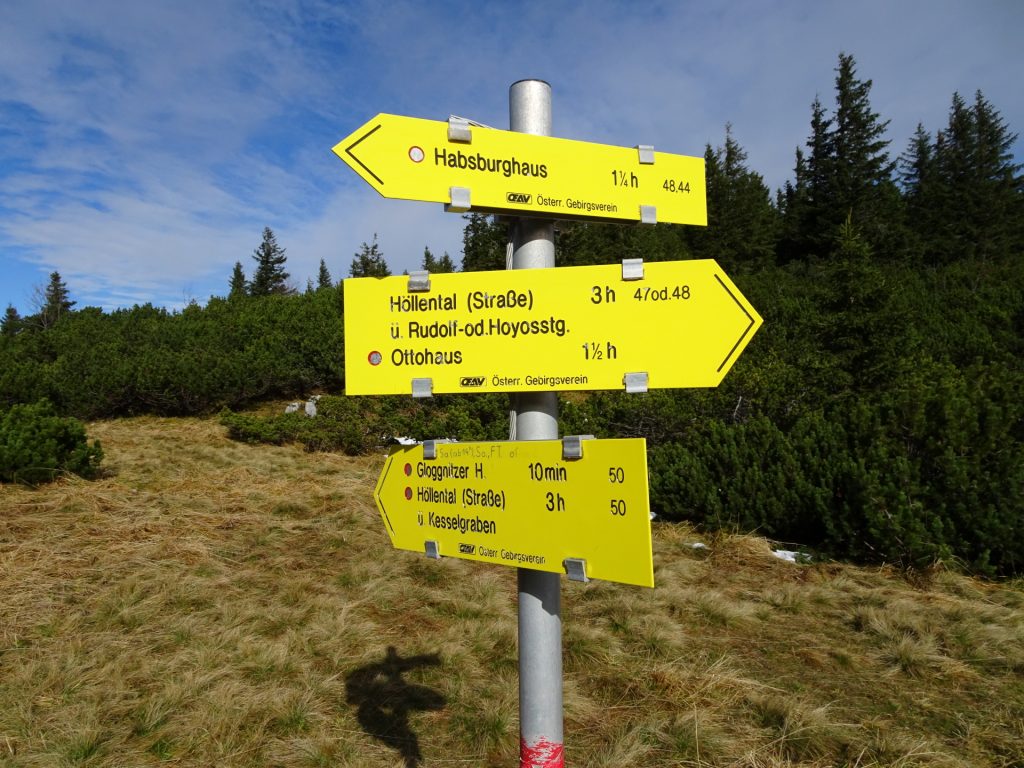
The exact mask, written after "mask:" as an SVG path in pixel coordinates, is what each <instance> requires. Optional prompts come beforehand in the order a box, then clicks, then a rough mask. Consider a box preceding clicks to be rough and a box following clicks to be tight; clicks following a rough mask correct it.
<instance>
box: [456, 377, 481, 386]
mask: <svg viewBox="0 0 1024 768" xmlns="http://www.w3.org/2000/svg"><path fill="white" fill-rule="evenodd" d="M483 385H484V377H483V376H463V377H462V378H461V379H459V386H460V387H482V386H483Z"/></svg>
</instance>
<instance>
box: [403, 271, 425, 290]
mask: <svg viewBox="0 0 1024 768" xmlns="http://www.w3.org/2000/svg"><path fill="white" fill-rule="evenodd" d="M406 290H408V291H409V293H427V292H429V291H430V273H429V272H427V271H425V270H416V271H415V272H410V273H409V286H408V288H407V289H406Z"/></svg>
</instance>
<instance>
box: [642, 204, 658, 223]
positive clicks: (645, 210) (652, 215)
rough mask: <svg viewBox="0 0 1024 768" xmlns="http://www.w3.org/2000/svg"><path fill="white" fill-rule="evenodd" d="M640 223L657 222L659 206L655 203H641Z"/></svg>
mask: <svg viewBox="0 0 1024 768" xmlns="http://www.w3.org/2000/svg"><path fill="white" fill-rule="evenodd" d="M640 223H641V224H657V223H658V208H657V206H654V205H641V206H640Z"/></svg>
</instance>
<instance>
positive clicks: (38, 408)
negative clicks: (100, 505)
mask: <svg viewBox="0 0 1024 768" xmlns="http://www.w3.org/2000/svg"><path fill="white" fill-rule="evenodd" d="M102 459H103V449H102V448H101V447H100V444H99V441H94V442H93V443H92V444H91V445H90V444H89V441H88V439H87V438H86V434H85V427H84V426H83V425H82V423H81V422H80V421H78V420H77V419H73V418H69V417H64V416H58V415H57V413H56V411H55V410H54V408H53V405H52V404H51V403H50V402H49V401H48V400H40V401H39V402H37V403H34V404H30V405H14V406H11V407H10V408H9V409H7V410H5V411H2V412H0V482H4V483H10V482H17V483H26V484H28V485H38V484H39V483H44V482H49V481H51V480H53V479H54V478H56V477H57V476H58V475H61V474H63V473H68V472H69V473H72V474H75V475H80V476H81V477H85V478H93V477H95V476H96V475H97V473H98V472H99V465H100V461H101V460H102Z"/></svg>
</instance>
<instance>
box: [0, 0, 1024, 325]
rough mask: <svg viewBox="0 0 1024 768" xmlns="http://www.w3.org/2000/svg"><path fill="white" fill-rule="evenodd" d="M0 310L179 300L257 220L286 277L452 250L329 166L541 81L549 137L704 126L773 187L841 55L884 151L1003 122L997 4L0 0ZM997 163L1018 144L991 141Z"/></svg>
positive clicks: (215, 283)
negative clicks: (58, 278) (977, 105)
mask: <svg viewBox="0 0 1024 768" xmlns="http://www.w3.org/2000/svg"><path fill="white" fill-rule="evenodd" d="M0 11H2V13H0V18H2V23H0V311H2V308H3V307H5V306H6V305H7V304H13V305H14V306H15V307H17V308H18V310H19V311H20V312H22V313H23V314H24V313H27V312H31V311H33V306H32V303H33V293H34V289H35V288H37V287H39V286H42V285H43V284H45V282H46V280H47V276H48V275H49V273H50V272H51V271H53V270H57V271H59V272H60V273H61V275H62V276H63V278H64V280H65V282H66V283H67V285H68V287H69V289H70V291H71V294H72V298H74V299H76V300H77V301H78V305H79V306H80V307H81V306H87V305H92V306H101V307H104V308H107V309H111V308H113V307H118V306H131V305H132V304H135V303H143V302H152V303H154V304H157V305H162V306H166V307H169V308H179V307H181V306H183V305H184V304H185V303H187V302H188V301H189V300H192V299H195V300H197V301H199V302H200V303H203V302H205V301H206V300H207V298H208V297H209V296H211V295H224V294H225V293H226V292H227V284H228V278H229V276H230V273H231V269H232V266H233V264H234V263H235V262H236V261H241V262H242V263H243V265H244V267H245V269H246V272H247V274H248V273H250V272H251V266H252V264H253V262H252V259H251V258H250V257H251V254H252V252H253V250H254V249H255V248H256V246H258V245H259V243H260V239H261V233H262V230H263V227H265V226H270V227H271V228H273V230H274V231H275V233H276V235H277V239H278V242H279V244H281V245H282V246H284V247H285V248H286V249H287V256H288V263H287V268H288V270H289V271H290V272H291V274H292V279H293V282H294V283H295V284H296V286H297V287H299V288H304V287H305V284H306V279H307V278H308V277H315V275H316V271H317V266H318V264H319V261H320V259H321V258H323V259H324V260H325V261H326V262H327V265H328V267H329V269H330V270H331V273H332V275H333V276H334V277H335V278H336V279H337V278H341V277H344V276H346V274H347V272H348V267H349V264H350V263H351V260H352V256H353V255H354V253H355V252H356V251H357V250H358V249H359V246H360V244H361V243H363V242H364V241H370V240H371V239H372V238H373V236H374V234H375V233H376V234H377V236H378V241H379V243H380V245H381V249H382V251H383V253H384V255H385V257H386V258H387V260H388V263H389V265H390V266H391V268H392V271H393V272H395V273H400V272H401V271H402V270H403V269H415V268H417V267H418V265H419V263H420V261H421V260H422V256H423V249H424V247H425V246H427V247H429V248H430V249H431V250H432V251H433V252H434V253H435V254H436V255H440V254H441V253H443V252H445V251H447V252H448V253H449V254H450V255H451V256H452V258H453V259H455V260H456V262H458V261H459V259H460V258H461V244H462V224H463V222H462V220H461V218H460V217H459V216H458V215H455V214H446V213H444V212H443V209H442V207H441V206H439V205H436V204H427V203H414V202H401V201H393V200H384V199H383V198H381V197H380V196H379V195H378V194H377V193H376V192H374V191H373V190H372V189H371V188H370V187H368V186H367V185H366V184H365V183H364V182H363V181H362V180H360V179H359V178H358V177H357V176H356V175H355V173H353V172H352V171H350V170H349V169H348V168H347V167H346V166H345V165H344V164H343V163H341V161H339V160H338V159H337V158H336V157H334V156H333V155H332V154H331V151H330V149H331V147H332V146H333V145H334V144H335V143H336V142H337V141H339V140H340V139H341V138H343V137H344V136H346V135H347V134H349V133H350V132H351V131H353V130H355V128H357V127H358V126H359V125H361V124H362V123H363V122H365V121H367V120H369V119H370V118H371V117H372V116H373V115H375V114H377V113H378V112H391V113H395V114H403V115H411V116H415V117H423V118H430V119H437V120H444V119H446V118H447V117H448V115H449V114H456V115H461V116H464V117H469V118H472V119H474V120H477V121H480V122H482V123H485V124H487V125H492V126H495V127H502V128H504V127H507V126H508V87H509V85H511V84H512V83H513V82H515V81H516V80H519V79H523V78H530V77H536V78H541V79H544V80H547V81H548V82H549V83H550V84H551V86H552V103H553V114H554V134H555V135H557V136H562V137H566V138H573V139H580V140H584V141H595V142H602V143H608V144H619V145H623V146H635V145H637V144H653V145H655V147H656V149H658V150H659V151H665V152H674V153H678V154H690V155H701V154H702V153H703V150H704V146H705V144H707V143H709V142H710V143H711V144H713V145H715V146H718V145H719V144H721V143H722V141H723V139H724V131H725V124H726V123H727V122H731V123H732V126H733V133H734V135H735V137H736V138H737V140H738V141H739V142H740V144H741V145H742V146H743V147H744V148H745V149H746V151H747V153H748V163H749V165H750V167H751V168H752V169H753V170H756V171H758V172H759V173H761V174H762V175H763V176H764V177H765V180H766V182H767V183H768V185H769V187H770V188H771V189H773V190H774V189H776V188H777V187H780V186H781V185H782V184H784V183H785V181H786V180H787V179H788V178H790V177H791V173H792V166H793V153H794V149H795V148H796V146H797V145H798V144H803V142H804V140H805V139H806V137H807V134H808V132H809V121H810V104H811V102H812V100H813V99H814V98H815V96H816V95H820V96H821V98H822V101H823V102H824V103H825V104H826V106H829V105H831V104H832V96H833V82H834V76H835V73H834V68H835V66H836V60H837V57H838V54H839V52H840V51H843V52H847V53H851V54H853V56H854V57H855V58H856V61H857V66H858V74H859V75H860V77H861V78H864V79H872V80H873V81H874V86H873V89H872V91H871V100H872V106H873V108H874V109H875V110H876V111H877V112H879V113H880V114H881V116H882V118H884V119H888V120H890V121H891V124H890V129H889V138H890V139H891V140H892V144H891V145H890V151H891V152H892V153H893V154H894V155H896V154H899V153H901V152H902V151H903V150H904V149H905V147H906V145H907V143H908V141H909V139H910V137H911V135H912V134H913V132H914V129H915V127H916V125H917V123H918V122H922V123H924V125H925V127H926V128H927V129H928V130H930V131H934V130H935V129H937V128H940V127H942V126H943V125H944V124H945V122H946V117H947V114H948V109H949V104H950V99H951V97H952V94H953V92H954V91H959V92H961V93H962V94H964V95H965V96H966V97H971V96H973V94H974V92H975V91H976V90H977V89H981V90H982V91H983V92H984V94H985V96H986V97H987V98H988V99H989V100H990V101H991V102H992V103H993V104H994V105H995V107H996V108H997V109H998V110H999V111H1000V112H1001V114H1002V116H1003V117H1004V119H1006V120H1007V122H1008V123H1009V125H1010V127H1011V129H1012V130H1014V131H1022V130H1024V98H1022V93H1024V92H1022V90H1021V85H1020V77H1021V72H1024V53H1022V47H1021V45H1020V35H1021V33H1022V32H1024V2H1019V0H965V1H963V2H960V1H954V0H903V1H901V0H887V1H883V0H858V2H848V1H847V2H838V1H834V0H817V1H816V2H797V1H796V0H792V1H790V0H774V1H773V0H762V1H760V2H757V1H755V0H732V1H731V2H728V3H725V2H709V1H708V0H701V1H700V2H689V1H686V2H683V1H679V2H656V1H654V2H645V3H635V2H614V1H611V0H607V1H598V2H585V3H584V2H578V3H564V2H557V1H556V0H540V1H538V2H502V3H497V2H495V3H491V2H485V1H480V0H478V1H477V2H461V1H460V0H449V1H447V2H388V1H387V0H373V1H372V2H362V1H361V0H360V1H356V2H333V1H331V0H275V1H274V2H252V1H239V2H236V1H235V0H201V2H200V1H194V0H147V1H146V2H135V1H134V0H0ZM1015 150H1016V151H1017V153H1018V157H1020V156H1021V150H1020V146H1019V144H1018V145H1016V146H1015Z"/></svg>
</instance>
